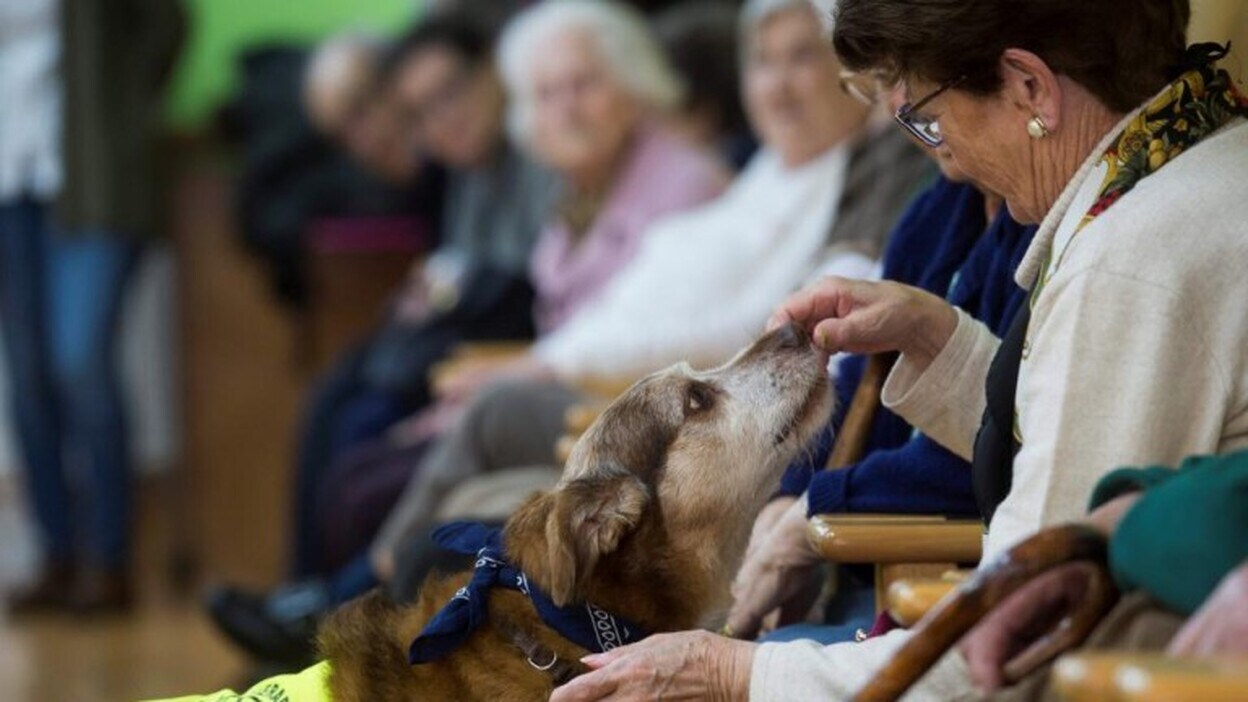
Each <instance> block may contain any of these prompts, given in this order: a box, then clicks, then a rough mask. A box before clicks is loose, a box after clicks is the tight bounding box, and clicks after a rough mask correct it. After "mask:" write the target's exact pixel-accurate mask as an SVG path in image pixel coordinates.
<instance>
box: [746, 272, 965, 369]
mask: <svg viewBox="0 0 1248 702" xmlns="http://www.w3.org/2000/svg"><path fill="white" fill-rule="evenodd" d="M788 324H792V325H796V326H798V327H800V328H801V329H803V330H805V331H807V332H809V334H810V336H811V337H812V339H813V340H814V343H815V345H816V346H818V347H819V348H821V349H823V350H824V351H827V352H828V353H838V352H841V351H848V352H849V353H881V352H886V351H901V352H902V353H904V354H906V355H907V356H909V357H910V359H911V361H912V362H913V363H916V364H917V365H918V367H919V368H920V369H922V368H926V367H927V365H928V364H929V363H931V360H932V359H933V358H935V357H936V355H937V354H939V353H940V350H941V349H943V348H944V346H945V343H946V342H948V340H949V337H951V336H953V331H954V329H955V328H956V327H957V325H958V315H957V313H956V312H955V311H954V309H953V307H952V306H950V305H949V303H947V302H945V301H944V300H942V299H940V298H939V297H936V296H935V295H932V294H931V293H928V292H925V291H923V290H920V289H918V288H914V287H911V286H909V285H902V284H900V283H894V282H889V281H885V282H867V281H862V280H850V279H848V278H825V279H823V280H821V281H819V282H818V283H816V284H814V285H812V286H811V287H809V288H806V289H805V290H802V291H800V292H798V293H796V294H794V295H793V296H792V297H790V298H789V299H788V300H786V301H785V302H784V304H783V305H781V306H780V309H778V310H777V311H776V313H775V314H773V315H772V317H771V319H770V320H769V321H768V322H767V328H768V329H769V330H774V329H778V328H780V327H782V326H784V325H788Z"/></svg>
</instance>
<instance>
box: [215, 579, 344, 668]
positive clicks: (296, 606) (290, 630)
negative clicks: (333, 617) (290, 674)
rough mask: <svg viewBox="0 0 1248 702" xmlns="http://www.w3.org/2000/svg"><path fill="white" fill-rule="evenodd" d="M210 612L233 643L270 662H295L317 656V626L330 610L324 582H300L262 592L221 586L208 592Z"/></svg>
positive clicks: (301, 662)
mask: <svg viewBox="0 0 1248 702" xmlns="http://www.w3.org/2000/svg"><path fill="white" fill-rule="evenodd" d="M206 600H207V606H208V613H209V615H210V616H211V617H212V621H213V622H214V623H215V624H216V625H217V628H219V629H220V630H221V631H222V632H223V633H224V634H225V635H226V636H228V637H229V638H230V640H231V641H233V642H234V643H236V644H238V645H239V646H240V647H241V648H243V649H244V650H245V651H247V652H248V653H250V654H251V655H253V656H255V657H257V658H259V659H261V660H266V661H274V662H279V663H287V664H290V665H294V666H306V665H309V664H311V663H312V662H313V661H314V659H315V656H316V628H317V625H318V624H320V621H321V619H323V618H324V617H325V615H326V614H327V613H328V612H329V607H330V601H329V596H328V593H327V592H326V590H325V586H324V585H323V584H321V583H319V582H313V583H300V584H297V585H292V586H288V587H284V588H280V589H278V590H275V591H273V592H272V593H270V594H267V595H266V594H257V593H251V592H247V591H244V590H241V589H238V588H232V587H220V588H216V589H214V590H212V591H210V592H209V593H208V596H207V598H206Z"/></svg>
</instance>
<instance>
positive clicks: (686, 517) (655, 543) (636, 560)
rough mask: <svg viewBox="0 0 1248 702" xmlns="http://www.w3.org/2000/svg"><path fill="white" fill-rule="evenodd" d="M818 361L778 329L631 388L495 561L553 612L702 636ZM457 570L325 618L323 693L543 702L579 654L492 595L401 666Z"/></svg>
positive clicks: (503, 593) (778, 466)
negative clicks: (437, 648) (703, 367)
mask: <svg viewBox="0 0 1248 702" xmlns="http://www.w3.org/2000/svg"><path fill="white" fill-rule="evenodd" d="M825 364H826V356H825V355H824V354H822V353H821V352H819V351H817V350H815V349H813V348H812V347H811V344H810V340H809V338H808V337H807V336H806V335H805V333H804V332H802V331H801V330H800V329H798V328H797V327H795V326H792V325H789V326H785V327H781V328H779V329H777V330H775V331H773V332H771V333H769V334H767V335H765V336H763V337H762V338H760V339H759V340H758V341H756V342H755V343H754V344H752V345H751V346H750V347H748V348H746V349H744V350H743V351H742V352H741V353H739V354H738V355H737V356H736V357H735V358H734V359H733V360H731V361H729V362H728V363H726V364H725V365H723V366H721V367H719V368H717V369H714V370H710V371H704V372H699V371H695V370H693V369H692V368H690V367H689V366H688V365H687V364H680V365H677V366H673V367H672V368H669V369H667V370H664V371H660V372H658V373H655V374H653V375H651V376H649V377H647V378H645V379H643V380H640V381H638V382H637V383H636V384H635V385H633V386H632V387H631V388H630V389H629V390H628V391H626V392H625V393H624V394H623V395H621V396H620V397H619V398H618V399H617V400H616V401H615V402H613V403H612V404H611V405H609V406H608V407H607V409H606V410H604V411H603V413H602V414H601V415H600V416H599V417H598V419H597V420H596V421H595V422H594V423H593V424H592V425H591V426H590V427H589V428H588V429H587V430H586V431H585V433H584V434H583V435H582V437H581V438H580V440H579V441H578V443H577V444H576V446H575V447H574V448H573V450H572V452H571V455H570V456H569V459H568V462H567V464H566V467H565V469H564V474H563V476H562V478H561V480H560V482H559V484H558V485H557V486H556V487H555V488H554V489H553V490H551V491H548V492H545V493H538V494H536V495H534V496H532V497H530V498H529V499H528V500H527V501H526V502H525V503H524V504H523V505H522V506H521V507H520V508H519V509H518V510H517V511H516V513H515V514H514V515H512V517H511V518H510V519H508V520H507V522H506V524H505V525H504V528H503V532H502V541H503V543H504V544H505V549H506V555H507V558H508V559H509V561H510V562H511V563H512V564H514V567H515V568H516V569H517V570H518V571H521V572H522V573H523V574H524V575H523V576H522V577H521V579H522V580H523V579H524V578H527V582H528V583H529V584H532V585H534V586H536V588H538V589H540V590H541V591H542V592H544V593H546V596H547V597H548V598H549V600H550V601H552V602H553V603H554V604H555V605H557V606H568V605H572V604H574V603H592V604H593V605H594V606H596V607H597V608H600V610H601V611H604V612H610V613H612V614H613V615H615V616H618V617H620V618H621V620H623V621H627V622H630V623H631V624H632V625H634V626H636V627H638V628H640V629H642V630H644V631H647V632H650V633H655V632H661V631H678V630H685V629H691V628H695V627H709V628H713V627H714V626H715V625H716V623H717V620H722V618H723V616H724V613H725V612H726V610H727V607H728V605H729V604H730V595H729V583H730V582H731V579H732V577H733V575H734V574H735V572H736V570H737V568H738V567H739V565H740V561H741V558H742V555H743V553H744V551H745V546H746V542H747V540H748V538H749V533H750V529H751V527H752V524H753V521H754V517H755V516H756V515H757V514H758V512H759V511H760V510H761V509H762V507H763V505H764V503H765V502H766V499H767V497H768V495H769V494H771V491H772V490H774V488H775V485H776V483H777V481H778V479H779V475H780V473H781V472H782V471H783V470H784V468H785V466H787V465H788V464H789V463H790V462H791V460H792V459H794V458H795V457H796V455H797V454H798V453H799V452H800V451H801V450H803V448H804V447H805V446H806V445H807V444H808V443H809V442H810V441H811V440H812V439H813V438H814V436H815V435H816V433H817V432H818V431H820V429H822V427H823V426H824V425H825V424H826V422H827V419H828V416H829V414H830V413H831V409H832V399H831V393H830V391H829V388H828V382H827V377H826V371H825ZM481 562H482V561H481V560H480V559H479V560H478V566H480V565H481ZM472 577H473V574H472V573H471V572H469V573H459V574H457V575H454V576H450V577H441V576H438V575H433V576H430V578H429V579H428V580H427V581H426V582H425V584H424V587H423V588H422V591H421V593H420V595H419V596H418V598H417V600H416V601H415V602H414V603H412V604H409V605H399V604H395V603H394V602H392V601H390V600H389V599H388V598H387V597H386V596H385V595H383V594H381V593H380V591H375V592H374V593H372V594H370V595H366V596H364V597H363V598H360V599H359V600H356V601H355V602H353V603H350V604H348V605H346V606H345V607H343V608H342V609H340V610H339V611H337V612H335V613H334V614H333V615H331V616H330V617H329V618H328V619H327V620H326V621H325V623H324V624H323V625H322V629H321V632H320V635H319V646H320V649H321V652H322V655H323V656H324V657H325V659H326V660H328V661H329V662H330V667H331V670H332V672H331V674H330V683H329V685H330V689H331V691H332V694H333V698H334V699H335V700H340V701H342V702H355V701H357V700H358V701H363V700H372V701H377V700H489V701H490V702H507V701H511V700H516V701H526V702H527V701H529V700H545V699H547V698H548V697H549V696H550V694H551V692H552V691H553V689H554V687H555V685H556V684H557V683H560V682H563V681H565V680H560V679H558V677H559V675H558V674H557V673H558V672H559V671H562V674H563V675H564V677H565V678H570V677H571V676H574V675H575V674H577V673H579V672H584V669H583V667H581V666H580V664H579V663H577V661H578V660H579V659H580V658H581V657H582V656H584V655H585V654H586V653H588V652H589V651H588V649H587V648H586V647H583V646H581V645H578V644H576V643H573V642H572V641H570V640H568V639H566V638H564V637H563V636H561V635H560V634H558V633H556V632H555V631H554V630H553V629H552V628H551V627H549V626H547V625H546V624H545V623H544V621H543V619H542V618H540V617H539V616H538V613H537V611H536V609H535V605H534V604H533V602H532V601H531V600H530V598H529V597H527V596H526V594H525V593H524V592H521V591H518V590H514V589H505V588H502V587H494V588H492V589H490V590H489V592H488V595H487V596H486V597H487V602H488V604H487V606H488V616H487V617H486V621H485V623H484V624H483V625H482V626H480V628H478V629H476V630H475V631H474V632H473V633H472V634H471V635H470V636H469V637H468V638H467V640H466V641H464V642H463V644H462V645H461V646H459V647H458V648H456V649H455V650H454V651H453V652H451V653H449V655H446V656H445V657H444V658H442V659H440V660H437V661H436V662H432V663H422V664H418V665H411V664H410V663H409V661H408V646H409V644H411V643H412V641H413V640H414V639H415V638H416V637H417V636H419V635H421V632H422V631H423V630H425V627H426V625H427V624H429V622H430V621H431V620H432V619H433V618H434V616H435V614H437V613H438V612H439V610H441V609H442V608H443V607H444V606H445V605H447V603H448V602H450V601H452V599H453V598H455V597H456V596H457V593H462V592H463V591H462V590H460V588H462V587H464V586H465V585H466V584H467V583H468V582H469V581H470V579H471V578H472Z"/></svg>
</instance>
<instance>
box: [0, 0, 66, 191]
mask: <svg viewBox="0 0 1248 702" xmlns="http://www.w3.org/2000/svg"><path fill="white" fill-rule="evenodd" d="M58 5H59V3H58V2H57V0H0V203H4V202H9V201H12V200H15V199H16V198H18V197H21V196H22V195H29V196H33V197H36V198H39V199H43V200H49V199H52V198H54V197H55V196H56V194H57V193H58V192H59V191H60V188H61V153H60V140H61V133H60V132H61V100H62V97H61V84H60V77H59V62H60V53H61V40H60V27H59V24H58V23H59V19H60V18H59V11H58Z"/></svg>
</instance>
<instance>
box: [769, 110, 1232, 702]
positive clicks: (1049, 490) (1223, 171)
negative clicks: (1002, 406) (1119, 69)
mask: <svg viewBox="0 0 1248 702" xmlns="http://www.w3.org/2000/svg"><path fill="white" fill-rule="evenodd" d="M1125 124H1126V120H1124V121H1123V123H1122V124H1120V125H1119V126H1118V127H1117V128H1116V129H1114V130H1112V131H1111V133H1110V134H1109V135H1107V136H1106V138H1105V140H1104V141H1103V142H1102V144H1101V145H1100V146H1098V148H1097V149H1096V150H1095V152H1094V154H1093V156H1091V157H1089V159H1088V161H1087V162H1086V163H1085V164H1084V165H1083V167H1082V168H1081V169H1080V170H1079V171H1078V172H1077V173H1076V175H1075V177H1074V178H1073V179H1072V180H1071V182H1070V184H1069V185H1068V186H1067V188H1066V190H1065V192H1064V193H1063V194H1062V196H1061V197H1060V198H1059V200H1058V202H1057V203H1056V204H1055V205H1054V207H1053V209H1052V210H1051V211H1050V212H1049V214H1048V216H1047V217H1046V218H1045V220H1044V222H1043V223H1042V224H1041V227H1040V230H1039V231H1038V232H1037V234H1036V237H1035V240H1034V241H1033V243H1032V245H1031V248H1030V249H1029V250H1028V253H1027V256H1026V257H1025V258H1024V260H1023V263H1022V265H1021V266H1020V267H1019V270H1018V273H1017V280H1018V282H1019V284H1020V285H1022V286H1023V287H1024V288H1027V289H1030V288H1032V286H1033V285H1034V284H1035V282H1036V277H1037V275H1038V274H1039V271H1040V268H1041V266H1042V264H1043V262H1044V261H1045V260H1047V259H1048V258H1049V256H1050V252H1053V251H1056V252H1058V253H1059V256H1058V259H1059V260H1060V265H1059V264H1055V265H1054V268H1053V269H1051V271H1050V278H1049V280H1048V282H1047V284H1046V285H1045V287H1044V289H1043V292H1042V294H1040V295H1039V296H1038V298H1037V299H1036V301H1035V306H1034V307H1033V310H1032V319H1031V324H1030V327H1029V329H1028V340H1027V346H1026V347H1025V351H1024V359H1023V362H1022V366H1021V368H1020V373H1019V385H1018V395H1017V403H1018V404H1017V410H1018V422H1019V429H1020V433H1021V436H1022V439H1023V440H1022V448H1021V450H1020V452H1019V454H1018V456H1017V457H1016V459H1015V462H1014V482H1013V489H1012V490H1011V492H1010V494H1009V495H1008V496H1007V497H1006V499H1005V501H1004V502H1002V503H1001V505H1000V506H999V507H998V509H997V512H996V514H995V516H994V518H993V522H992V524H991V528H990V530H989V532H988V534H987V536H986V538H985V544H984V553H985V556H986V557H991V556H993V555H994V554H997V553H999V552H1000V551H1001V550H1002V549H1004V548H1006V547H1008V546H1009V545H1011V544H1013V543H1015V542H1017V541H1018V540H1020V539H1022V538H1024V537H1026V536H1028V535H1030V534H1032V533H1034V532H1036V531H1037V530H1039V529H1040V528H1042V527H1044V526H1048V525H1052V524H1056V523H1060V522H1064V521H1069V520H1072V519H1077V518H1078V517H1079V516H1080V515H1082V514H1083V513H1084V509H1085V506H1086V504H1087V500H1088V497H1089V495H1090V494H1091V490H1092V486H1093V485H1094V484H1095V483H1096V481H1097V480H1098V479H1099V478H1100V477H1101V476H1103V475H1105V474H1106V473H1108V472H1109V471H1110V470H1112V469H1114V468H1116V467H1118V466H1124V465H1158V464H1161V465H1177V464H1178V463H1179V462H1180V460H1181V459H1183V458H1184V457H1186V456H1189V455H1192V454H1202V453H1205V454H1208V453H1225V452H1229V451H1233V450H1236V449H1240V448H1243V447H1245V446H1248V122H1245V121H1244V120H1242V119H1241V120H1236V121H1234V122H1232V123H1231V124H1230V125H1228V126H1227V127H1225V128H1223V129H1222V130H1221V131H1220V132H1218V133H1217V134H1214V135H1213V136H1211V137H1209V138H1208V139H1206V140H1205V141H1204V142H1202V143H1200V144H1198V145H1197V146H1195V147H1193V148H1192V149H1190V150H1189V151H1188V152H1186V153H1184V154H1183V155H1181V156H1179V157H1178V158H1177V159H1175V160H1174V161H1173V162H1172V163H1170V164H1168V165H1167V166H1166V167H1164V168H1162V169H1161V170H1160V171H1158V172H1157V173H1155V174H1154V175H1152V176H1150V177H1148V178H1145V179H1144V180H1142V181H1140V183H1139V184H1138V185H1137V186H1136V187H1135V189H1133V190H1132V191H1131V192H1129V193H1127V194H1126V195H1125V196H1124V197H1123V198H1122V199H1121V200H1120V201H1119V202H1118V203H1117V204H1115V205H1114V206H1113V207H1111V208H1110V209H1109V210H1108V211H1106V212H1105V213H1104V214H1102V215H1101V216H1100V217H1098V218H1096V219H1095V220H1093V221H1092V222H1091V223H1090V224H1089V225H1088V226H1086V227H1085V228H1084V229H1083V230H1082V231H1081V232H1080V233H1079V234H1078V235H1077V236H1074V237H1073V239H1072V238H1071V232H1072V231H1073V230H1074V225H1075V223H1076V222H1077V221H1078V220H1079V219H1080V218H1081V217H1082V216H1083V214H1084V212H1086V211H1087V209H1088V208H1089V207H1090V206H1091V204H1092V202H1093V201H1094V199H1095V196H1096V192H1097V190H1098V189H1099V186H1100V182H1101V174H1102V172H1103V171H1101V169H1102V168H1103V166H1101V165H1100V163H1099V162H1100V154H1101V153H1103V151H1104V149H1105V148H1106V147H1108V145H1109V144H1110V143H1111V141H1112V139H1113V138H1115V137H1116V135H1117V134H1118V133H1120V132H1121V130H1122V128H1123V126H1125ZM997 345H998V340H997V339H996V338H995V337H994V336H993V335H992V334H991V333H990V332H989V331H988V330H987V329H986V328H985V327H984V326H983V325H981V324H979V323H977V322H975V321H974V320H972V319H970V318H969V317H967V316H965V315H963V316H961V317H960V318H959V320H958V326H957V329H956V331H955V332H954V335H953V337H952V338H951V339H950V341H949V343H948V344H947V345H946V346H945V348H944V349H943V350H942V351H941V353H940V354H939V355H938V356H937V358H936V359H935V360H934V361H933V363H932V364H931V365H930V366H929V367H928V369H927V370H926V372H923V373H919V372H918V371H917V370H916V369H915V368H914V367H913V366H912V365H910V364H909V363H908V361H907V359H905V358H904V357H903V358H902V359H901V360H900V362H899V363H898V366H897V368H896V369H895V370H894V371H893V373H892V375H891V376H890V377H889V379H888V382H887V384H886V385H885V388H884V392H883V398H884V403H885V404H886V405H887V406H888V407H890V408H891V409H893V411H895V412H897V413H898V414H900V415H901V416H903V417H905V418H906V419H907V421H909V422H911V423H912V424H914V425H915V426H917V427H919V428H921V429H922V430H923V431H925V432H926V433H927V434H928V435H929V436H931V437H933V438H934V439H936V440H937V441H939V442H941V443H942V444H944V445H945V446H947V447H948V448H950V449H951V450H953V451H954V452H956V453H958V454H959V455H962V456H964V457H969V456H970V452H971V445H972V442H973V440H974V436H975V431H976V430H977V429H978V427H979V421H980V418H981V415H982V413H983V408H984V379H985V377H986V376H987V370H988V366H989V364H990V362H991V360H992V357H993V354H994V353H995V351H996V348H997ZM907 635H908V634H907V632H900V631H899V632H894V633H892V634H889V635H887V636H883V637H879V638H877V639H872V640H870V641H867V642H864V643H861V644H856V643H847V644H837V645H833V646H827V647H821V646H818V645H817V644H813V643H810V642H798V643H788V644H764V645H762V646H761V647H760V648H759V650H758V653H757V655H756V657H755V660H754V666H753V670H752V677H751V684H750V699H751V700H790V701H792V700H815V699H819V700H827V699H843V698H846V697H848V696H850V695H851V694H853V692H854V691H855V690H856V689H857V688H859V687H860V686H861V685H862V684H863V683H864V682H865V681H866V680H867V679H869V677H870V676H871V675H873V674H874V672H875V670H877V669H878V668H879V666H881V665H882V664H883V663H884V662H885V661H886V660H887V659H888V657H889V656H890V655H891V653H892V652H893V651H894V650H895V649H896V648H897V647H898V646H899V645H900V644H901V643H902V642H903V641H904V640H905V638H906V637H907ZM971 695H972V691H971V689H970V685H969V679H968V677H967V675H966V667H965V662H964V661H963V660H962V658H961V656H959V655H957V654H953V655H948V656H945V658H944V659H943V660H942V661H941V663H940V664H939V665H938V666H937V667H936V669H934V670H933V671H932V673H931V674H929V675H928V676H927V677H926V678H925V679H924V680H923V682H921V683H920V685H919V686H917V687H916V688H915V689H914V690H912V691H911V693H910V695H908V696H907V698H906V699H913V700H949V699H958V698H961V697H965V696H971Z"/></svg>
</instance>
